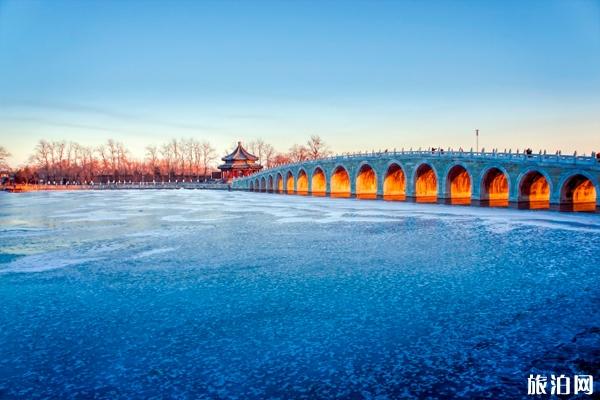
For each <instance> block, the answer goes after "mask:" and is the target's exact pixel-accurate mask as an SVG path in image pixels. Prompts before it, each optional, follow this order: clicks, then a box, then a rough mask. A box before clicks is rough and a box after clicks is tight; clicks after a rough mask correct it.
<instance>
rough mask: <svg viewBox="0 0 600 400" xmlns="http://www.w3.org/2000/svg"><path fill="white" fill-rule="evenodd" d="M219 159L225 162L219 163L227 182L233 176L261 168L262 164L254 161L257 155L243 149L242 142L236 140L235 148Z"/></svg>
mask: <svg viewBox="0 0 600 400" xmlns="http://www.w3.org/2000/svg"><path fill="white" fill-rule="evenodd" d="M221 160H223V161H224V162H225V164H221V165H219V169H220V170H221V172H222V173H223V181H225V182H229V181H231V180H232V179H233V178H238V177H241V176H248V175H251V174H253V173H255V172H258V171H260V170H261V169H262V165H260V164H257V163H256V162H257V161H258V157H256V156H255V155H253V154H250V153H249V152H248V151H247V150H246V149H244V147H242V142H238V145H237V147H236V148H235V150H233V152H232V153H231V154H228V155H226V156H225V157H223V158H221Z"/></svg>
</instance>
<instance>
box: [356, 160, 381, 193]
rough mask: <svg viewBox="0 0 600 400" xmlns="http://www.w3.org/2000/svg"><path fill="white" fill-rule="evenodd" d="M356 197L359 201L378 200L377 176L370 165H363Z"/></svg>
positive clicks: (357, 182) (359, 173)
mask: <svg viewBox="0 0 600 400" xmlns="http://www.w3.org/2000/svg"><path fill="white" fill-rule="evenodd" d="M356 197H358V198H359V199H375V198H377V174H376V173H375V170H374V169H373V168H372V167H371V166H370V165H369V164H363V165H362V166H361V167H360V169H359V170H358V174H357V176H356Z"/></svg>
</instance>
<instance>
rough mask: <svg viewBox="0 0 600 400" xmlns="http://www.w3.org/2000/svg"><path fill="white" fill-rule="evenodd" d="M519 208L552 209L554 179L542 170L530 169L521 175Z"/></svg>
mask: <svg viewBox="0 0 600 400" xmlns="http://www.w3.org/2000/svg"><path fill="white" fill-rule="evenodd" d="M518 182H519V184H518V187H517V188H518V190H519V208H528V209H547V208H550V194H551V193H552V179H550V176H549V175H548V173H547V172H546V171H544V170H542V169H535V168H533V169H529V170H527V171H525V172H523V173H521V174H520V175H519V179H518Z"/></svg>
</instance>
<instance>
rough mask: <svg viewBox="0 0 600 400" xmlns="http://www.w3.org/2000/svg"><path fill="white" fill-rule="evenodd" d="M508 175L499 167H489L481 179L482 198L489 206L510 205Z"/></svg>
mask: <svg viewBox="0 0 600 400" xmlns="http://www.w3.org/2000/svg"><path fill="white" fill-rule="evenodd" d="M508 198H509V189H508V176H507V175H506V173H505V172H504V171H502V170H501V169H499V168H496V167H492V168H490V169H488V170H487V171H486V172H485V174H484V175H483V178H482V180H481V200H482V204H483V205H487V206H489V207H508Z"/></svg>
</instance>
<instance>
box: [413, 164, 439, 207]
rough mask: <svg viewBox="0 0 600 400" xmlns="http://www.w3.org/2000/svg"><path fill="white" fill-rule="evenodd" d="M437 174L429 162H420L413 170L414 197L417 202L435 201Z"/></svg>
mask: <svg viewBox="0 0 600 400" xmlns="http://www.w3.org/2000/svg"><path fill="white" fill-rule="evenodd" d="M437 186H438V185H437V176H436V174H435V171H434V170H433V168H432V167H431V166H430V165H429V164H421V165H419V167H418V168H417V171H416V172H415V198H416V201H417V202H418V203H435V202H436V201H437Z"/></svg>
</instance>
